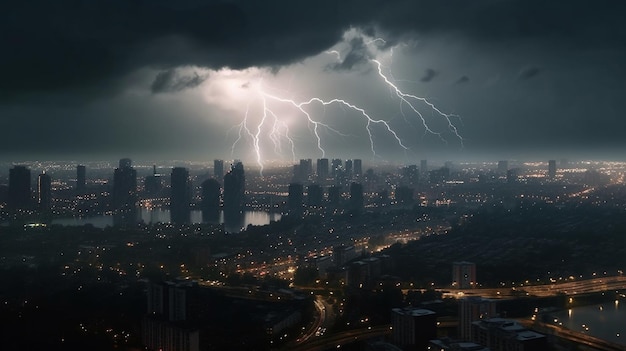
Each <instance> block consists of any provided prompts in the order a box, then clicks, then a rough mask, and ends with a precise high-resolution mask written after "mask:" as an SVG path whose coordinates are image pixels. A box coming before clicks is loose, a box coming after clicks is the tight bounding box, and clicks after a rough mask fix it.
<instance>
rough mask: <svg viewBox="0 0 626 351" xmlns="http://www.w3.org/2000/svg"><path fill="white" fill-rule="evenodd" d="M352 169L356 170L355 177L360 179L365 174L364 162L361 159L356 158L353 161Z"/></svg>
mask: <svg viewBox="0 0 626 351" xmlns="http://www.w3.org/2000/svg"><path fill="white" fill-rule="evenodd" d="M352 167H353V168H354V176H355V177H360V176H361V174H363V162H362V161H361V159H358V158H355V159H354V160H352Z"/></svg>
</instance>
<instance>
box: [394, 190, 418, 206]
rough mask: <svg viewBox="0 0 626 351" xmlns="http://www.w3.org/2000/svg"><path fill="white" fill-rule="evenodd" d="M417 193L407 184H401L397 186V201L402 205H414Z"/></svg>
mask: <svg viewBox="0 0 626 351" xmlns="http://www.w3.org/2000/svg"><path fill="white" fill-rule="evenodd" d="M414 194H415V189H413V188H411V187H408V186H406V185H401V186H399V187H397V188H396V192H395V199H396V202H397V203H398V204H400V205H407V206H412V205H413V202H414V201H415V199H414V198H413V195H414Z"/></svg>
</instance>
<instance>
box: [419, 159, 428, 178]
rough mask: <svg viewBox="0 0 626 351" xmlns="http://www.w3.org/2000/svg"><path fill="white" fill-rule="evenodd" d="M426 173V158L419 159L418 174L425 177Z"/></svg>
mask: <svg viewBox="0 0 626 351" xmlns="http://www.w3.org/2000/svg"><path fill="white" fill-rule="evenodd" d="M426 175H428V160H421V161H420V176H421V177H422V178H423V179H426Z"/></svg>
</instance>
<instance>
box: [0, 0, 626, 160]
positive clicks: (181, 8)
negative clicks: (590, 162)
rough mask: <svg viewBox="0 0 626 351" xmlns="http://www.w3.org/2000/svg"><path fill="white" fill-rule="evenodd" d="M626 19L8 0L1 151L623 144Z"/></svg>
mask: <svg viewBox="0 0 626 351" xmlns="http://www.w3.org/2000/svg"><path fill="white" fill-rule="evenodd" d="M625 23H626V5H625V4H623V2H621V1H613V0H595V1H574V0H572V1H545V0H472V1H468V0H402V1H401V0H385V1H382V0H316V1H308V0H302V1H293V0H290V1H287V0H268V1H256V0H238V1H237V0H234V1H222V2H220V1H199V0H182V1H176V2H172V1H164V0H163V1H161V0H61V1H46V0H30V1H10V2H5V3H4V4H3V8H2V11H0V44H1V45H2V54H1V55H0V68H1V69H2V76H1V78H0V131H1V132H2V136H1V137H0V159H4V160H21V159H71V158H83V159H84V158H87V159H88V158H92V159H101V158H107V157H109V158H112V159H115V158H119V157H125V156H129V157H132V158H136V159H140V158H146V159H194V160H211V159H213V158H224V159H231V158H240V159H244V160H250V161H257V160H260V161H261V162H263V161H266V160H286V161H288V160H291V159H294V158H296V159H298V158H304V157H310V158H319V157H321V156H322V155H324V156H327V157H342V158H351V157H361V158H363V159H367V160H372V159H374V160H397V161H401V162H410V161H411V160H415V159H420V158H437V157H441V158H446V159H463V158H476V157H483V158H486V159H501V158H507V159H524V158H561V157H568V158H572V159H576V158H586V157H602V158H617V159H624V158H626V157H625V155H626V138H625V137H624V134H625V133H626V115H625V113H624V111H625V109H626V24H625ZM311 99H313V100H311ZM338 99H340V100H338ZM424 99H425V100H424Z"/></svg>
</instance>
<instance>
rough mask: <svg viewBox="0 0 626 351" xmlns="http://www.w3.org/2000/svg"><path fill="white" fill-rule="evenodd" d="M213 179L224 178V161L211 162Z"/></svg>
mask: <svg viewBox="0 0 626 351" xmlns="http://www.w3.org/2000/svg"><path fill="white" fill-rule="evenodd" d="M213 178H215V179H217V180H219V179H223V178H224V160H214V161H213Z"/></svg>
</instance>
